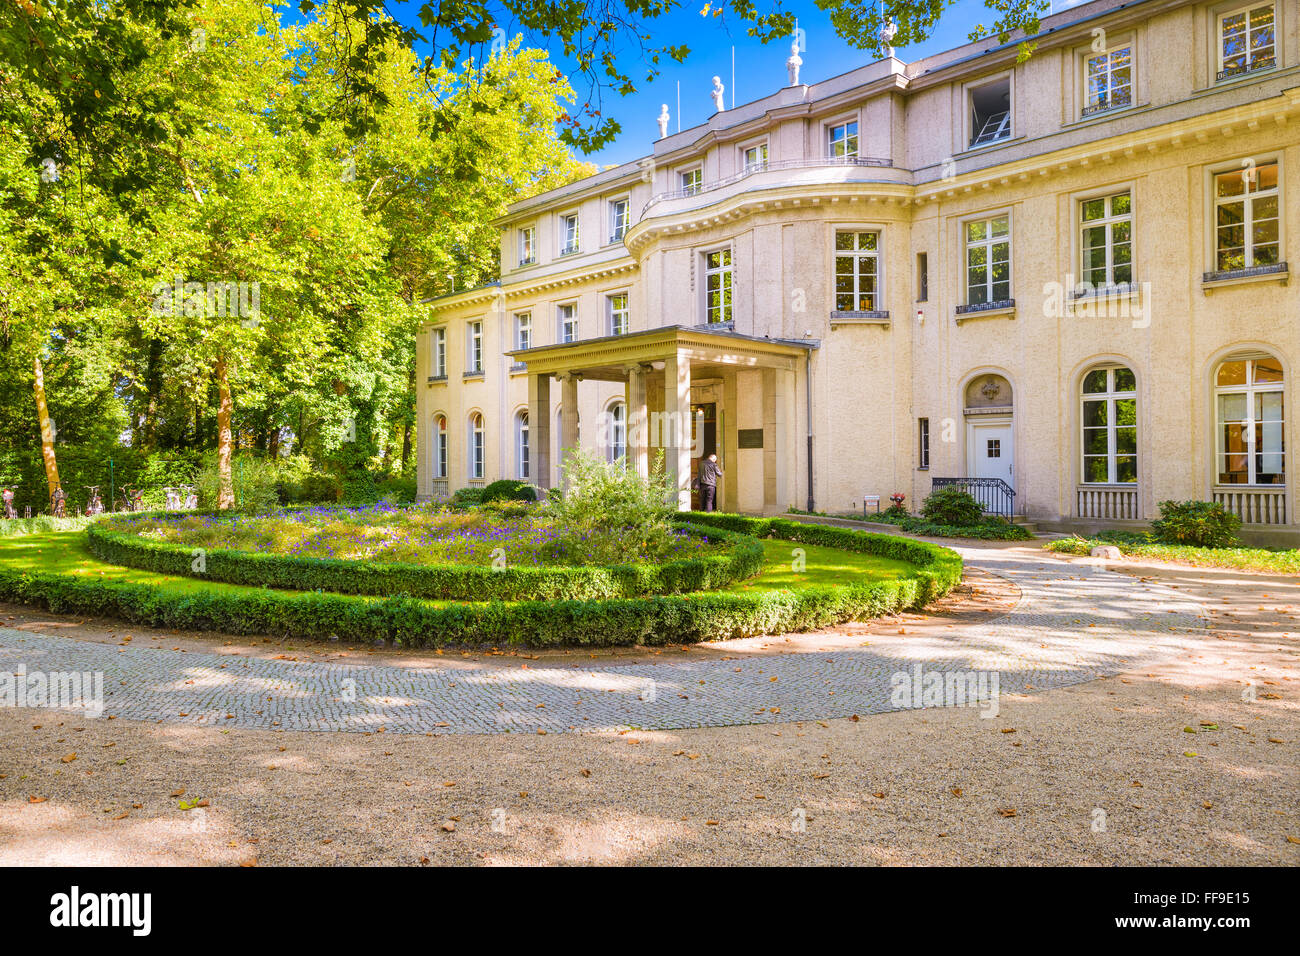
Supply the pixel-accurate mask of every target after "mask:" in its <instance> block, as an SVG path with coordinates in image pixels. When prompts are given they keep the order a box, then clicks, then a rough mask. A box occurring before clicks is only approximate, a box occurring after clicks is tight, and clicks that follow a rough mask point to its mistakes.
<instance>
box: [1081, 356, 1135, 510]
mask: <svg viewBox="0 0 1300 956" xmlns="http://www.w3.org/2000/svg"><path fill="white" fill-rule="evenodd" d="M1082 421H1083V480H1084V481H1085V482H1088V483H1096V484H1107V485H1117V484H1132V483H1133V482H1135V481H1137V380H1136V379H1135V378H1134V377H1133V371H1132V369H1128V368H1125V367H1124V366H1122V365H1117V366H1114V367H1111V368H1095V369H1093V370H1092V371H1091V372H1089V373H1088V374H1087V375H1085V376H1084V377H1083V416H1082Z"/></svg>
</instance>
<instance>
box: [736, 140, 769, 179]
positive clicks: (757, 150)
mask: <svg viewBox="0 0 1300 956" xmlns="http://www.w3.org/2000/svg"><path fill="white" fill-rule="evenodd" d="M741 158H742V160H743V161H744V164H745V172H747V173H756V172H759V171H760V170H763V169H767V143H759V144H757V145H755V146H747V147H745V150H744V152H743V153H742V154H741Z"/></svg>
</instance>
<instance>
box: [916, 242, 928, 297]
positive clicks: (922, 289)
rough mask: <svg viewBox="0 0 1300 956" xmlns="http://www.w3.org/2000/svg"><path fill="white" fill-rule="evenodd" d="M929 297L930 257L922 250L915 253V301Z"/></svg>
mask: <svg viewBox="0 0 1300 956" xmlns="http://www.w3.org/2000/svg"><path fill="white" fill-rule="evenodd" d="M929 298H930V257H929V256H928V255H927V254H926V253H924V252H918V253H917V254H916V301H917V302H926V301H929Z"/></svg>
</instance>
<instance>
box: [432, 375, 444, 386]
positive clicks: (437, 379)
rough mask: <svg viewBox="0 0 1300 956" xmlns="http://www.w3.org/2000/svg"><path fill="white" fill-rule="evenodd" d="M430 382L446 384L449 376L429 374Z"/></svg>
mask: <svg viewBox="0 0 1300 956" xmlns="http://www.w3.org/2000/svg"><path fill="white" fill-rule="evenodd" d="M429 384H430V385H446V384H447V376H445V375H430V376H429Z"/></svg>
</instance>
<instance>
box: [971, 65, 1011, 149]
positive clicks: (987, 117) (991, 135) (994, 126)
mask: <svg viewBox="0 0 1300 956" xmlns="http://www.w3.org/2000/svg"><path fill="white" fill-rule="evenodd" d="M970 114H971V126H970V144H971V146H972V147H975V146H987V145H988V144H989V143H996V142H999V141H1000V140H1004V139H1010V138H1011V77H1009V76H1004V77H1002V78H1001V79H997V80H994V81H993V82H992V83H985V84H984V85H983V86H977V87H975V88H974V89H972V90H971V91H970Z"/></svg>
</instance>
